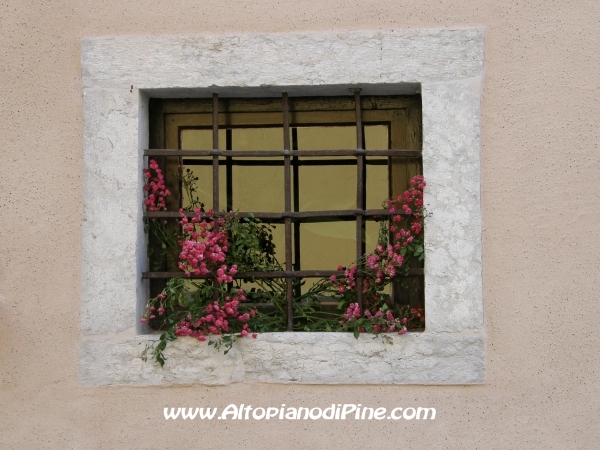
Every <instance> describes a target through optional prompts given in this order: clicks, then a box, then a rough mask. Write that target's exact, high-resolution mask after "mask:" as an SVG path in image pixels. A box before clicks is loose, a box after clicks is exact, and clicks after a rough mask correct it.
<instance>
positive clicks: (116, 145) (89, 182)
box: [81, 89, 142, 334]
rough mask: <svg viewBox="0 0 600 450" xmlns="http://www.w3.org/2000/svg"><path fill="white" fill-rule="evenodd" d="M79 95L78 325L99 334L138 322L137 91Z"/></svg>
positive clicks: (91, 92) (139, 210)
mask: <svg viewBox="0 0 600 450" xmlns="http://www.w3.org/2000/svg"><path fill="white" fill-rule="evenodd" d="M83 98H84V149H85V151H84V160H83V161H84V174H85V176H84V182H83V200H84V221H83V227H82V239H83V249H82V253H83V254H82V314H81V328H82V331H83V332H84V333H89V334H102V333H106V332H110V331H122V330H124V329H127V328H130V327H132V326H134V324H135V322H136V320H135V314H136V310H135V308H132V306H133V305H134V304H135V303H136V302H135V299H137V290H138V281H137V280H138V278H139V273H138V267H137V255H138V247H139V239H140V218H141V216H140V215H141V209H140V199H141V197H140V193H141V182H142V181H141V180H142V178H141V170H140V167H141V163H140V161H141V158H140V157H139V154H138V95H137V93H136V94H133V93H130V92H129V90H126V91H125V90H122V91H115V90H90V89H86V90H85V91H84V95H83ZM132 301H133V303H132Z"/></svg>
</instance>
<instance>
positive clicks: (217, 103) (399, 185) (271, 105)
mask: <svg viewBox="0 0 600 450" xmlns="http://www.w3.org/2000/svg"><path fill="white" fill-rule="evenodd" d="M352 91H353V93H354V95H353V97H352V96H349V97H320V98H310V97H298V98H294V99H290V98H289V97H288V94H287V92H283V93H282V98H281V99H276V98H264V99H219V98H218V95H217V94H216V93H214V94H213V97H212V101H211V100H210V99H175V100H152V99H151V100H150V149H147V150H145V151H144V156H145V157H146V158H149V157H152V158H155V159H157V160H159V163H160V164H161V165H163V167H165V180H166V183H167V187H168V188H169V190H170V191H171V192H173V193H174V194H175V195H174V196H172V198H170V199H169V200H168V203H167V209H170V210H171V211H160V212H146V213H145V217H146V218H148V219H157V218H162V219H165V218H176V217H179V213H178V212H175V211H173V210H176V209H179V208H180V207H181V206H182V205H181V198H182V195H181V184H180V181H179V179H180V177H179V173H178V171H179V169H178V168H179V167H181V166H182V164H183V157H185V156H187V157H195V156H196V157H197V156H204V157H210V156H212V163H211V165H212V169H213V170H212V173H213V195H212V210H213V211H215V214H216V215H222V214H223V213H222V212H220V211H221V209H222V208H221V207H222V205H220V202H219V200H220V186H219V167H220V166H225V167H226V168H227V170H228V171H227V173H228V177H229V176H230V175H229V174H230V172H229V170H230V169H231V167H232V165H233V164H234V163H233V161H232V158H233V157H253V158H255V157H257V158H261V160H262V158H273V157H279V158H281V157H283V166H284V168H283V170H284V204H285V207H284V211H282V212H280V213H272V212H260V211H252V212H251V211H242V212H239V213H238V215H239V216H241V217H244V216H249V215H252V216H253V217H256V218H258V219H261V220H263V221H265V222H268V223H282V222H283V223H284V224H285V233H284V234H285V270H284V271H272V272H248V273H239V274H237V275H236V278H240V279H244V278H246V279H248V278H252V277H254V278H284V279H285V280H286V301H287V331H293V303H294V300H293V299H294V292H293V289H294V288H293V279H294V278H313V277H318V278H321V277H329V276H331V275H342V274H343V273H344V272H343V271H338V270H300V266H299V238H298V236H299V229H298V228H299V226H300V223H302V222H307V221H317V222H323V221H331V220H355V221H356V259H357V261H360V259H361V258H362V256H363V255H364V254H365V253H366V249H365V243H364V236H365V225H366V220H368V219H369V218H374V217H381V216H389V215H390V213H389V211H388V210H386V209H367V208H366V165H367V163H368V160H367V157H369V156H371V157H387V158H388V161H387V165H388V170H389V176H388V180H389V194H390V195H391V196H393V197H395V196H397V195H399V194H401V193H402V192H403V191H404V190H405V189H406V188H407V187H408V181H409V180H410V178H412V176H414V175H416V174H420V173H422V158H421V148H422V127H421V99H420V96H418V95H416V96H393V97H392V96H378V97H375V96H370V97H361V95H360V89H353V90H352ZM382 123H385V124H389V147H390V149H388V150H365V141H364V125H365V124H382ZM281 124H282V125H283V149H282V150H281V151H274V150H258V151H251V150H241V151H239V150H219V129H223V128H225V129H231V128H232V127H234V128H235V127H251V126H261V125H263V126H281ZM319 124H324V125H330V126H331V125H338V124H339V125H342V124H343V125H350V124H353V125H355V126H356V148H354V149H339V150H297V148H294V144H293V136H292V134H293V133H291V130H292V129H293V128H294V127H295V126H308V125H313V126H314V125H319ZM189 128H205V129H206V128H210V129H212V135H213V146H212V147H213V149H212V150H181V140H180V130H181V129H189ZM299 157H317V158H318V160H317V161H315V163H314V164H315V165H328V164H330V163H331V162H332V161H334V160H337V159H338V158H340V157H354V158H356V162H355V164H356V168H357V186H356V208H355V209H352V210H326V211H323V210H321V211H299V210H298V209H299V208H298V201H297V198H293V197H294V195H293V193H292V191H293V192H294V194H295V193H297V192H298V186H293V183H297V182H298V181H297V180H298V166H299V165H300V163H299V161H300V160H299ZM262 161H264V160H262ZM353 164H354V163H353ZM257 165H261V163H260V162H258V163H257ZM292 172H293V175H294V176H293V177H292ZM392 173H393V174H394V175H395V176H392ZM228 179H229V178H228ZM292 179H293V180H294V181H292ZM292 188H294V189H292ZM231 201H232V196H231V191H230V190H229V188H228V190H227V210H230V209H231ZM292 203H294V205H292ZM188 215H189V216H190V217H191V216H192V215H193V214H192V213H188ZM292 227H294V228H295V229H294V233H293V234H292ZM292 236H294V237H293V238H292ZM294 250H295V254H296V260H294V261H293V259H292V254H293V251H294ZM168 269H169V270H168V271H163V272H144V273H143V274H142V278H144V279H148V280H150V282H151V283H154V287H153V288H151V289H150V291H155V290H157V288H158V290H160V288H162V285H163V283H164V280H166V279H168V278H182V277H184V276H185V275H184V274H183V273H181V272H178V271H171V270H170V269H171V268H168ZM359 269H360V268H359ZM410 274H411V275H412V276H414V277H419V280H420V283H421V285H422V284H423V281H424V280H423V269H422V268H411V270H410ZM191 278H214V276H213V275H191ZM362 278H363V275H361V272H360V270H359V271H358V273H357V300H358V303H359V305H360V306H361V307H362V289H361V286H362ZM157 282H158V283H157ZM214 282H215V283H216V279H215V280H214ZM422 291H423V289H422ZM216 293H217V290H216V289H215V294H216ZM411 306H420V307H422V306H424V299H423V298H420V299H419V301H418V302H417V304H411Z"/></svg>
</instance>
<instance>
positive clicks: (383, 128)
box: [365, 125, 389, 150]
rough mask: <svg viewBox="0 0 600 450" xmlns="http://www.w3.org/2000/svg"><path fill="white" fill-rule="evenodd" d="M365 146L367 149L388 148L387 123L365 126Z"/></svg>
mask: <svg viewBox="0 0 600 450" xmlns="http://www.w3.org/2000/svg"><path fill="white" fill-rule="evenodd" d="M365 148H366V149H367V150H388V149H389V135H388V126H387V125H366V126H365Z"/></svg>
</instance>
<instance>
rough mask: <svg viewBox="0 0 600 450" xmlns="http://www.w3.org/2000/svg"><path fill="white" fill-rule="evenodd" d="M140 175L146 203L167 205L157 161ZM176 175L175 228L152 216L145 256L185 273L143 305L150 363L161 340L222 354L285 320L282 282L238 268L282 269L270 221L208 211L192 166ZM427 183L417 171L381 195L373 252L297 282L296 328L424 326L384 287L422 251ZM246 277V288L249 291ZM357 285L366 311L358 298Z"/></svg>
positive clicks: (158, 355)
mask: <svg viewBox="0 0 600 450" xmlns="http://www.w3.org/2000/svg"><path fill="white" fill-rule="evenodd" d="M144 177H145V180H146V184H145V186H144V191H145V192H146V196H145V199H144V205H145V206H146V209H147V210H148V211H161V210H165V209H166V197H168V196H169V195H170V194H171V193H170V192H169V190H168V189H167V188H166V185H165V179H164V176H163V174H162V171H161V169H160V167H159V165H158V164H157V162H156V161H155V160H151V161H150V163H149V168H148V169H145V170H144ZM180 177H181V183H182V184H181V185H182V187H183V188H184V194H185V195H187V197H188V198H187V204H188V206H187V207H186V208H183V209H180V210H179V215H180V220H179V223H178V225H179V226H177V227H175V226H174V225H175V224H174V223H170V224H167V221H166V220H150V221H147V227H146V230H147V231H148V233H149V236H150V240H149V242H150V245H149V255H153V256H154V259H155V265H157V264H158V265H162V266H161V267H162V269H161V270H165V267H177V268H178V269H179V270H180V271H181V272H182V273H183V274H185V277H177V278H172V279H169V280H168V281H167V282H166V284H165V285H164V286H165V287H164V289H162V291H161V292H160V293H159V294H158V295H157V296H156V297H154V298H151V299H150V300H149V301H148V304H147V306H146V310H145V312H144V314H143V316H142V318H141V321H142V322H144V323H149V324H150V325H151V326H152V327H153V328H155V329H162V330H164V332H163V333H162V335H161V337H160V339H159V341H158V342H157V343H156V345H150V346H149V347H147V348H146V350H145V351H144V352H143V355H142V356H143V358H144V359H146V357H147V355H148V352H151V354H152V355H153V356H154V358H155V360H156V361H157V362H158V363H159V364H161V365H163V364H164V362H165V358H164V355H163V350H164V349H165V348H166V345H167V342H168V341H172V340H174V339H177V338H179V337H192V338H195V339H198V340H199V341H208V343H209V344H210V345H213V346H215V347H216V348H220V347H221V346H223V345H224V346H225V353H227V352H228V351H229V350H230V349H231V347H232V345H233V343H234V341H235V340H236V339H238V338H241V337H248V336H251V337H254V338H255V337H256V336H257V332H266V331H282V330H285V329H286V325H287V320H286V317H287V313H286V311H287V304H286V282H285V281H284V280H277V279H260V278H259V279H240V278H239V276H238V275H239V273H240V272H264V271H277V270H283V268H282V265H281V264H280V263H279V262H278V261H277V259H276V258H275V244H274V243H273V236H272V227H271V226H270V225H268V224H263V223H261V222H260V221H259V220H257V219H254V218H239V217H238V216H237V215H236V214H234V213H233V212H230V213H227V214H222V213H220V214H218V215H217V214H215V213H213V211H208V212H205V211H204V209H203V206H204V205H203V204H202V203H201V202H200V200H199V199H198V198H197V197H196V196H195V192H196V188H195V184H194V183H195V182H196V181H197V178H196V177H194V175H193V173H192V172H191V171H190V170H189V169H188V170H187V171H186V172H185V173H182V174H180ZM425 185H426V183H425V180H424V179H423V177H422V176H416V177H414V178H413V179H412V180H411V182H410V188H409V189H408V190H407V191H406V192H404V194H403V195H401V196H398V197H397V198H395V199H388V200H386V201H385V203H384V207H386V208H387V209H388V210H389V212H390V213H391V215H390V217H391V219H390V220H385V221H382V222H380V234H379V242H378V244H377V246H376V248H375V249H374V251H373V252H372V253H370V254H367V255H365V256H364V257H363V258H362V259H361V260H360V261H358V262H357V263H355V264H353V265H351V266H349V267H347V268H345V267H342V266H339V267H338V270H340V271H343V274H341V275H338V276H335V275H334V276H332V277H331V278H329V279H323V280H321V281H319V282H317V283H315V284H314V285H313V286H312V287H311V288H310V289H303V288H302V285H303V281H302V280H293V286H294V293H295V295H294V296H295V298H294V316H293V317H294V323H293V327H294V329H295V330H304V331H351V332H353V333H354V335H355V336H358V335H359V334H360V333H372V334H375V335H379V334H381V335H383V336H385V334H386V333H398V334H400V335H402V334H405V333H406V332H407V331H408V330H410V329H416V328H422V327H423V323H424V313H423V310H422V309H421V308H409V307H407V306H399V305H397V304H396V303H395V302H394V301H393V299H392V298H391V295H390V291H389V289H386V287H387V286H389V285H390V283H391V282H392V281H393V280H396V279H398V277H399V276H400V275H407V274H408V273H409V270H410V267H415V264H417V263H418V261H420V260H422V259H423V257H424V252H423V218H424V209H423V189H424V187H425ZM153 243H154V247H153ZM152 252H154V253H152ZM155 270H156V268H155ZM170 270H172V269H170ZM199 277H202V278H199ZM358 279H360V280H361V283H359V282H358ZM248 282H252V285H251V286H252V287H251V288H248V289H245V288H244V286H245V283H246V284H247V283H248ZM359 285H361V288H362V302H363V307H362V308H361V307H360V306H359V304H358V295H357V289H358V286H359ZM327 299H329V300H336V301H337V302H338V309H339V310H340V312H332V311H328V310H324V309H323V308H322V306H321V305H322V300H327ZM259 305H263V306H262V307H259Z"/></svg>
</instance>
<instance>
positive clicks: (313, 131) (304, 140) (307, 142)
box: [298, 125, 356, 150]
mask: <svg viewBox="0 0 600 450" xmlns="http://www.w3.org/2000/svg"><path fill="white" fill-rule="evenodd" d="M352 148H356V126H354V125H346V126H332V127H298V150H347V149H352Z"/></svg>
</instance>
